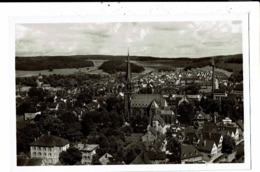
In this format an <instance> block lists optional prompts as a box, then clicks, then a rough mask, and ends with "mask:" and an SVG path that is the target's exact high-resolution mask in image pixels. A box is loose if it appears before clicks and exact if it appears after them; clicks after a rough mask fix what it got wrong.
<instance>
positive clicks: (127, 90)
mask: <svg viewBox="0 0 260 172" xmlns="http://www.w3.org/2000/svg"><path fill="white" fill-rule="evenodd" d="M124 97H125V98H124V99H125V116H126V120H127V121H129V120H130V111H131V98H130V97H131V66H130V57H129V49H128V52H127V60H126V82H125V96H124Z"/></svg>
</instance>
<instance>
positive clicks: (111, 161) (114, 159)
mask: <svg viewBox="0 0 260 172" xmlns="http://www.w3.org/2000/svg"><path fill="white" fill-rule="evenodd" d="M108 160H109V162H108V163H107V165H116V164H125V162H124V158H123V157H108Z"/></svg>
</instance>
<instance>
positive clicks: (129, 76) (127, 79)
mask: <svg viewBox="0 0 260 172" xmlns="http://www.w3.org/2000/svg"><path fill="white" fill-rule="evenodd" d="M126 66H127V71H126V72H127V73H126V82H127V83H130V82H131V66H130V57H129V48H128V49H127V61H126Z"/></svg>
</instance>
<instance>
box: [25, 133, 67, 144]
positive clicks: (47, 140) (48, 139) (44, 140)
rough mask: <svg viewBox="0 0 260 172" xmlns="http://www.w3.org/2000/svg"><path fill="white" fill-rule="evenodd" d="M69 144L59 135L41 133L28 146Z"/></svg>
mask: <svg viewBox="0 0 260 172" xmlns="http://www.w3.org/2000/svg"><path fill="white" fill-rule="evenodd" d="M67 144H69V141H68V140H66V139H63V138H61V137H57V136H53V135H46V134H44V135H42V136H41V137H40V138H39V139H38V140H36V141H34V142H32V143H31V144H30V146H40V147H55V146H58V147H61V146H65V145H67Z"/></svg>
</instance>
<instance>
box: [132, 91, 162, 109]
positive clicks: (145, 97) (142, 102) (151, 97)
mask: <svg viewBox="0 0 260 172" xmlns="http://www.w3.org/2000/svg"><path fill="white" fill-rule="evenodd" d="M131 98H132V100H131V103H132V107H143V108H147V107H148V106H149V105H150V104H151V102H152V101H155V102H156V103H157V105H158V106H159V107H161V106H162V105H163V99H164V98H163V97H162V95H161V94H133V95H132V97H131Z"/></svg>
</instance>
